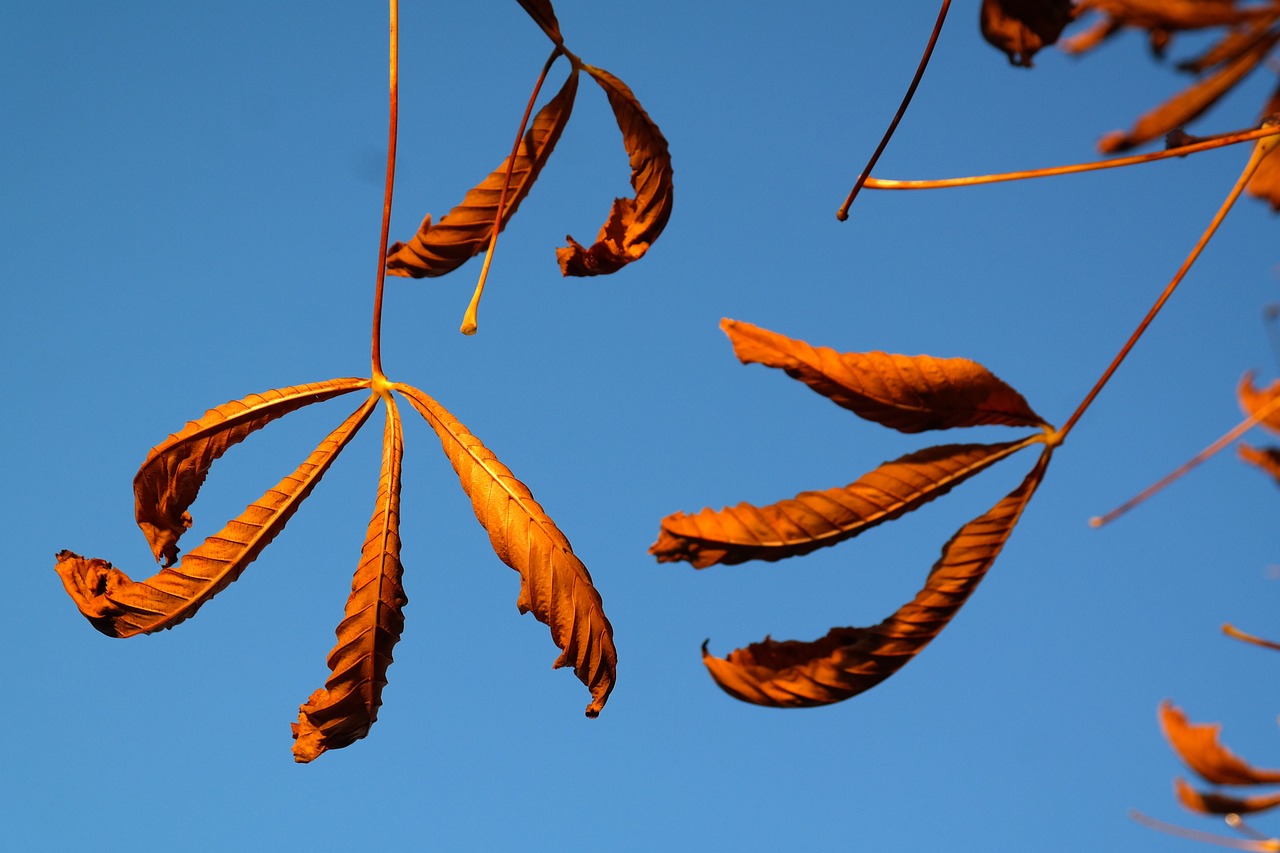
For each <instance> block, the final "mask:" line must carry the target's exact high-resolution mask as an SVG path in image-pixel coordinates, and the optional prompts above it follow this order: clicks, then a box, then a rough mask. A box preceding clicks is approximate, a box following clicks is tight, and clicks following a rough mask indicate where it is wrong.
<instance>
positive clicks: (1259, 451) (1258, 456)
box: [1236, 444, 1280, 484]
mask: <svg viewBox="0 0 1280 853" xmlns="http://www.w3.org/2000/svg"><path fill="white" fill-rule="evenodd" d="M1236 453H1238V454H1239V455H1240V458H1241V459H1243V460H1244V461H1245V462H1248V463H1249V464H1250V465H1255V466H1257V467H1258V468H1261V469H1262V471H1263V472H1264V473H1266V474H1270V475H1271V477H1272V479H1274V480H1275V481H1276V483H1277V484H1280V447H1250V446H1249V445H1247V444H1237V445H1236Z"/></svg>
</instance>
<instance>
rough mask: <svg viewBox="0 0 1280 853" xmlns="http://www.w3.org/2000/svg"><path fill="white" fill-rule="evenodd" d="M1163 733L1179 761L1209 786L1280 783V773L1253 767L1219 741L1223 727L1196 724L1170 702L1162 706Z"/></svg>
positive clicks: (1213, 724) (1161, 725)
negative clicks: (1208, 783)
mask: <svg viewBox="0 0 1280 853" xmlns="http://www.w3.org/2000/svg"><path fill="white" fill-rule="evenodd" d="M1160 730H1161V731H1162V732H1164V736H1165V738H1166V739H1167V740H1168V741H1169V745H1170V746H1171V747H1173V751H1174V752H1176V753H1177V754H1178V757H1179V758H1181V759H1182V760H1183V762H1185V763H1186V765H1187V766H1188V767H1190V768H1191V769H1192V770H1194V771H1195V772H1196V773H1197V774H1199V775H1200V777H1201V778H1202V779H1204V780H1205V781H1206V782H1212V783H1214V784H1215V785H1261V784H1266V783H1271V782H1280V770H1265V769H1260V768H1257V767H1253V766H1252V765H1250V764H1248V763H1247V762H1245V761H1243V760H1242V759H1241V758H1240V757H1239V756H1237V755H1236V754H1235V753H1234V752H1232V751H1231V750H1229V749H1227V748H1226V747H1225V746H1223V745H1222V743H1221V742H1220V741H1219V740H1218V733H1219V732H1221V731H1222V724H1221V723H1192V722H1190V721H1189V720H1187V715H1186V714H1184V713H1183V712H1182V710H1181V709H1180V708H1177V707H1175V706H1174V704H1173V703H1172V702H1170V701H1168V700H1167V699H1166V700H1165V701H1164V702H1161V703H1160Z"/></svg>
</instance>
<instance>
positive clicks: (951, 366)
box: [720, 319, 1046, 433]
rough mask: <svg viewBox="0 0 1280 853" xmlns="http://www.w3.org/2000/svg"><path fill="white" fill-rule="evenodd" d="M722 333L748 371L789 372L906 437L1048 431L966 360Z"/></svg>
mask: <svg viewBox="0 0 1280 853" xmlns="http://www.w3.org/2000/svg"><path fill="white" fill-rule="evenodd" d="M720 328H722V329H724V332H725V334H727V335H728V336H729V340H730V341H732V342H733V350H734V353H735V354H736V355H737V356H738V359H739V360H740V361H741V362H742V363H743V364H751V363H753V362H755V363H758V364H763V365H765V366H766V367H776V368H779V369H781V370H785V371H786V372H787V375H788V376H790V377H792V378H793V379H799V380H800V381H801V382H804V383H805V384H806V385H808V386H809V387H810V388H812V389H813V390H814V391H817V392H818V393H819V394H822V395H823V396H825V397H829V398H830V399H831V400H832V401H833V402H834V403H836V404H837V405H839V406H842V407H844V408H846V409H849V410H850V411H852V412H854V413H855V414H856V415H858V416H859V417H862V418H866V419H867V420H870V421H875V422H876V423H878V424H882V425H883V426H887V427H892V428H893V429H896V430H898V431H900V432H906V433H915V432H923V431H925V430H931V429H949V428H951V427H964V426H980V425H983V424H1004V425H1006V426H1046V424H1045V422H1044V420H1043V419H1041V417H1040V416H1039V415H1037V414H1036V413H1035V412H1033V411H1032V410H1031V407H1030V406H1028V405H1027V401H1026V400H1024V399H1023V398H1022V395H1021V394H1019V393H1018V392H1017V391H1015V390H1014V389H1013V388H1011V387H1009V386H1008V385H1006V384H1005V383H1004V382H1002V381H1001V380H1000V379H998V378H997V377H996V376H995V375H994V374H993V373H991V372H990V371H989V370H987V369H986V368H985V367H983V366H982V365H980V364H978V363H977V362H974V361H970V360H969V359H966V358H934V357H933V356H929V355H917V356H907V355H891V354H888V353H883V352H865V353H858V352H849V353H839V352H836V351H835V350H833V349H829V348H828V347H813V346H810V345H809V344H807V343H805V342H804V341H801V340H796V339H793V338H788V337H786V336H785V335H780V334H778V333H777V332H771V331H769V330H767V329H762V328H760V327H759V326H753V325H751V324H750V323H743V322H739V321H737V320H729V319H724V320H721V321H720Z"/></svg>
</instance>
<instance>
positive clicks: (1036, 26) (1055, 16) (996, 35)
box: [980, 0, 1072, 68]
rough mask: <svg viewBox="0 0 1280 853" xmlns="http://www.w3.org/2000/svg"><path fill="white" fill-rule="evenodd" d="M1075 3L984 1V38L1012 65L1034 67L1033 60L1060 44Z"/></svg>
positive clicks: (1068, 0) (1062, 0) (1057, 0)
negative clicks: (1032, 58) (1007, 58)
mask: <svg viewBox="0 0 1280 853" xmlns="http://www.w3.org/2000/svg"><path fill="white" fill-rule="evenodd" d="M1071 5H1072V0H982V13H981V18H980V24H981V28H982V37H983V38H985V39H986V40H987V41H988V42H989V43H990V44H992V45H994V46H995V47H998V48H1000V49H1001V50H1003V51H1004V52H1005V55H1006V56H1008V57H1009V62H1010V63H1012V64H1014V65H1021V66H1023V67H1024V68H1030V67H1031V57H1033V56H1035V54H1036V53H1037V52H1038V51H1039V50H1040V49H1041V48H1043V47H1045V46H1046V45H1051V44H1053V43H1054V42H1055V41H1057V40H1058V36H1059V35H1061V33H1062V29H1063V27H1065V26H1066V25H1067V24H1068V23H1070V21H1071Z"/></svg>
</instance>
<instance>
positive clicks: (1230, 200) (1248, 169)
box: [1054, 135, 1280, 444]
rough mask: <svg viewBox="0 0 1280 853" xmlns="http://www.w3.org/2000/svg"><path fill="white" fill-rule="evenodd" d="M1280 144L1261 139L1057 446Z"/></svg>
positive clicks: (1065, 427)
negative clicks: (1189, 249) (1188, 251)
mask: <svg viewBox="0 0 1280 853" xmlns="http://www.w3.org/2000/svg"><path fill="white" fill-rule="evenodd" d="M1277 143H1280V136H1277V135H1272V136H1267V137H1263V138H1260V139H1259V140H1258V141H1257V142H1256V143H1255V144H1254V148H1253V154H1252V155H1251V156H1250V157H1249V162H1248V163H1246V164H1245V167H1244V171H1242V172H1241V173H1240V177H1239V178H1237V179H1236V182H1235V185H1234V186H1233V187H1232V188H1231V192H1230V193H1228V194H1227V198H1226V200H1225V201H1224V202H1223V203H1222V206H1221V207H1219V208H1218V212H1217V213H1216V214H1215V215H1214V217H1213V221H1212V222H1210V223H1209V227H1208V228H1206V229H1205V232H1204V233H1203V234H1202V235H1200V239H1199V240H1198V241H1196V244H1195V246H1194V247H1193V248H1192V249H1191V254H1189V255H1187V259H1186V260H1185V261H1183V262H1182V266H1181V267H1179V268H1178V271H1177V272H1176V273H1174V276H1173V279H1172V280H1171V281H1170V282H1169V284H1168V285H1167V286H1166V287H1165V289H1164V292H1163V293H1161V294H1160V297H1159V298H1158V299H1156V301H1155V304H1154V305H1152V306H1151V308H1150V310H1148V311H1147V315H1146V316H1145V317H1143V318H1142V322H1140V323H1139V324H1138V327H1137V328H1136V329H1134V330H1133V333H1132V334H1131V335H1129V340H1127V341H1125V344H1124V346H1123V347H1121V348H1120V352H1118V353H1116V356H1115V358H1113V359H1112V360H1111V364H1109V365H1108V366H1107V369H1106V370H1105V371H1103V373H1102V376H1100V377H1098V381H1097V382H1095V383H1094V386H1093V388H1092V389H1091V390H1090V391H1089V393H1088V394H1087V395H1085V398H1084V399H1083V400H1081V401H1080V405H1079V406H1077V407H1076V410H1075V411H1074V412H1073V413H1072V414H1071V417H1070V418H1068V419H1067V422H1066V423H1065V424H1063V426H1062V429H1060V430H1058V432H1057V434H1056V436H1055V437H1054V438H1055V443H1057V444H1061V443H1062V441H1063V440H1065V439H1066V437H1067V434H1068V433H1069V432H1071V429H1072V428H1073V427H1074V426H1075V425H1076V422H1077V421H1078V420H1080V416H1081V415H1083V414H1084V413H1085V410H1087V409H1088V408H1089V406H1091V405H1092V404H1093V401H1094V399H1095V398H1096V397H1097V396H1098V394H1099V392H1101V391H1102V389H1103V388H1104V387H1105V386H1106V384H1107V382H1108V381H1109V380H1110V379H1111V377H1112V375H1113V374H1114V373H1115V372H1116V370H1117V369H1118V368H1119V367H1120V365H1121V363H1122V362H1123V361H1124V360H1125V357H1127V356H1128V355H1129V351H1130V350H1132V349H1133V347H1134V345H1135V344H1137V343H1138V340H1139V339H1140V338H1141V337H1142V335H1143V334H1144V333H1145V332H1146V330H1147V327H1148V326H1150V325H1151V321H1152V320H1154V319H1155V318H1156V315H1157V314H1159V313H1160V309H1161V308H1163V307H1164V304H1165V303H1166V302H1168V301H1169V297H1171V296H1173V292H1174V291H1175V290H1177V288H1178V285H1179V284H1180V283H1181V282H1182V279H1183V277H1184V276H1185V275H1186V274H1187V271H1188V270H1190V269H1191V265H1192V264H1194V263H1195V261H1196V258H1198V257H1200V253H1201V252H1202V251H1204V247H1205V246H1207V245H1208V244H1209V240H1210V238H1212V237H1213V235H1214V233H1215V232H1216V231H1217V230H1218V226H1219V225H1221V224H1222V220H1223V219H1225V218H1226V216H1227V212H1228V211H1229V210H1231V207H1232V205H1234V204H1235V203H1236V199H1237V198H1239V197H1240V193H1241V192H1242V191H1243V190H1244V188H1245V185H1246V184H1248V183H1249V179H1250V178H1252V177H1253V173H1254V172H1255V171H1256V170H1257V168H1258V164H1260V163H1261V162H1262V160H1263V158H1265V157H1266V156H1267V155H1268V154H1270V153H1271V152H1272V151H1273V150H1274V149H1275V148H1276V145H1277Z"/></svg>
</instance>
